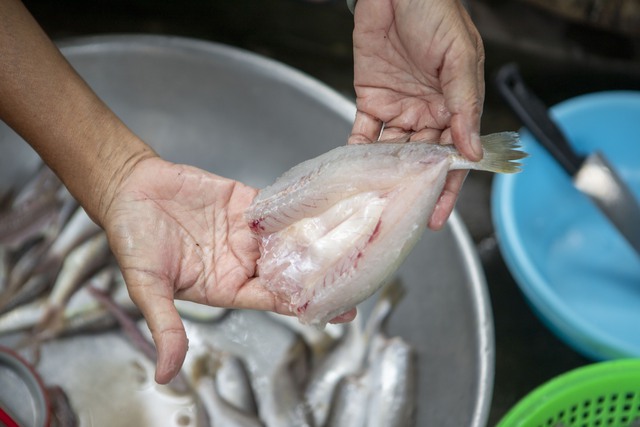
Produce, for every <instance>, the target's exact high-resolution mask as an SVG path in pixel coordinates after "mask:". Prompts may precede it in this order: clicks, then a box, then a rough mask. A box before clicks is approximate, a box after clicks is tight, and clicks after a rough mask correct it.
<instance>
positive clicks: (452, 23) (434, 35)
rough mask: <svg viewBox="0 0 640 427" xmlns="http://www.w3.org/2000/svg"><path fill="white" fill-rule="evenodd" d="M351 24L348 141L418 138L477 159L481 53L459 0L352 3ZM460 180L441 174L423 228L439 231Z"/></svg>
mask: <svg viewBox="0 0 640 427" xmlns="http://www.w3.org/2000/svg"><path fill="white" fill-rule="evenodd" d="M354 20H355V27H354V32H353V46H354V86H355V91H356V106H357V113H356V118H355V122H354V125H353V130H352V134H351V137H350V138H349V142H350V143H362V142H373V141H376V140H378V139H380V140H385V139H398V138H403V137H406V138H407V139H408V140H421V139H426V140H433V141H440V142H441V143H453V144H454V145H455V146H456V148H457V149H458V150H459V151H460V152H461V153H462V154H463V155H464V156H466V157H467V158H469V159H471V160H480V159H481V158H482V147H481V144H480V136H479V131H480V116H481V114H482V104H483V102H484V70H483V67H484V48H483V45H482V40H481V38H480V35H479V34H478V31H477V30H476V28H475V26H474V25H473V22H472V21H471V18H470V17H469V15H468V14H467V12H466V10H465V9H464V7H463V6H462V4H461V3H460V1H459V0H358V3H357V4H356V9H355V14H354ZM466 173H467V172H466V171H453V172H450V173H449V176H448V177H447V182H446V183H445V187H444V189H443V191H442V194H441V195H440V197H439V199H438V202H437V204H436V208H435V210H434V212H433V214H432V216H431V218H430V220H429V227H430V228H432V229H439V228H441V227H442V226H443V225H444V224H445V222H446V220H447V218H448V217H449V215H450V213H451V211H452V210H453V206H454V204H455V201H456V198H457V195H458V193H459V191H460V188H461V186H462V183H463V182H464V179H465V177H466Z"/></svg>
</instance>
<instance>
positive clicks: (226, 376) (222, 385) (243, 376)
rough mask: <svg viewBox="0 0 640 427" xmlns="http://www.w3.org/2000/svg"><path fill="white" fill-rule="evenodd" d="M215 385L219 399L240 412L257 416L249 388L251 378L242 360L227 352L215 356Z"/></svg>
mask: <svg viewBox="0 0 640 427" xmlns="http://www.w3.org/2000/svg"><path fill="white" fill-rule="evenodd" d="M217 360H218V363H219V366H218V368H217V369H216V375H215V383H216V384H215V385H216V389H217V390H218V394H219V395H220V398H222V399H223V400H225V401H226V402H228V403H229V404H230V405H232V406H234V407H235V408H237V409H238V410H240V411H241V412H244V413H246V414H250V415H252V416H257V413H258V405H257V404H256V399H255V396H254V394H253V389H252V388H251V378H250V377H249V373H248V371H247V368H246V366H245V364H244V362H243V361H242V359H241V358H240V357H238V356H236V355H233V354H231V353H228V352H224V353H220V354H218V355H217Z"/></svg>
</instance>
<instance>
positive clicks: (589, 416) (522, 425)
mask: <svg viewBox="0 0 640 427" xmlns="http://www.w3.org/2000/svg"><path fill="white" fill-rule="evenodd" d="M631 426H633V427H636V426H639V427H640V359H622V360H614V361H609V362H601V363H594V364H592V365H588V366H585V367H582V368H578V369H575V370H573V371H570V372H568V373H566V374H563V375H560V376H558V377H556V378H554V379H552V380H550V381H549V382H547V383H545V384H543V385H541V386H540V387H538V388H536V389H535V390H534V391H532V392H531V393H529V394H528V395H527V396H525V397H524V398H523V399H522V400H521V401H520V402H518V404H517V405H516V406H514V407H513V408H512V409H511V410H510V411H509V412H508V413H507V414H506V415H505V417H504V418H503V419H502V420H501V421H500V423H498V427H631Z"/></svg>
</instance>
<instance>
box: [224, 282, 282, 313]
mask: <svg viewBox="0 0 640 427" xmlns="http://www.w3.org/2000/svg"><path fill="white" fill-rule="evenodd" d="M228 308H237V309H248V310H260V311H273V312H275V313H278V314H285V315H289V316H291V315H293V314H294V313H293V312H292V311H291V308H290V307H289V304H287V303H286V302H285V301H282V300H280V299H278V298H276V296H275V294H273V293H272V292H270V291H269V290H268V289H267V287H266V286H265V284H264V282H263V281H262V280H261V279H260V277H256V278H253V279H250V280H249V281H247V282H246V283H245V284H244V285H242V287H241V288H239V289H238V291H237V292H236V295H235V297H234V299H233V301H232V302H231V304H230V306H229V307H228Z"/></svg>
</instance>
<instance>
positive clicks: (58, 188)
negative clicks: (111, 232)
mask: <svg viewBox="0 0 640 427" xmlns="http://www.w3.org/2000/svg"><path fill="white" fill-rule="evenodd" d="M0 206H1V209H0V334H2V335H4V334H8V333H11V332H15V331H23V330H32V331H33V332H34V334H37V335H38V337H39V339H42V340H46V339H51V338H55V337H56V336H58V335H60V334H66V333H71V332H73V331H77V330H88V329H91V328H92V327H102V326H103V325H104V326H113V324H114V323H113V318H112V316H111V315H109V314H108V312H107V310H106V309H104V308H103V307H101V305H100V304H99V303H98V302H96V301H95V299H94V298H92V297H91V296H90V295H89V294H88V292H87V290H86V287H85V286H83V285H85V284H88V283H90V284H91V285H92V286H94V287H97V288H99V289H104V290H110V291H111V290H113V291H114V296H115V295H117V298H118V300H119V301H120V302H122V303H124V304H129V307H130V308H132V304H131V302H130V300H128V296H127V295H126V289H124V283H123V282H122V281H121V280H120V281H118V280H115V278H116V276H117V275H118V274H119V273H118V269H117V266H116V264H115V260H114V258H113V256H112V255H111V252H110V250H109V246H108V243H107V239H106V236H105V234H104V233H103V232H102V231H101V229H100V228H99V227H98V226H97V225H96V224H95V223H94V222H93V221H92V220H91V219H90V218H89V216H88V215H87V214H86V213H85V211H84V209H82V207H80V206H78V204H77V202H76V201H75V199H74V198H73V197H72V196H71V195H70V194H69V192H68V191H67V190H66V188H65V187H64V186H63V185H62V183H61V182H60V181H59V180H58V178H57V177H56V176H55V175H54V174H53V172H52V171H51V170H50V169H49V168H47V167H46V166H42V167H41V168H40V169H39V171H38V172H37V173H36V175H35V176H34V177H33V178H32V179H31V180H30V182H28V183H26V184H25V185H24V186H23V187H22V188H20V189H19V190H17V191H16V192H15V194H13V195H8V196H5V197H4V201H3V202H2V204H1V205H0ZM117 284H119V285H120V286H119V288H120V289H115V288H117V287H118V286H116V285H117ZM125 297H126V298H125ZM127 300H128V301H127Z"/></svg>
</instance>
